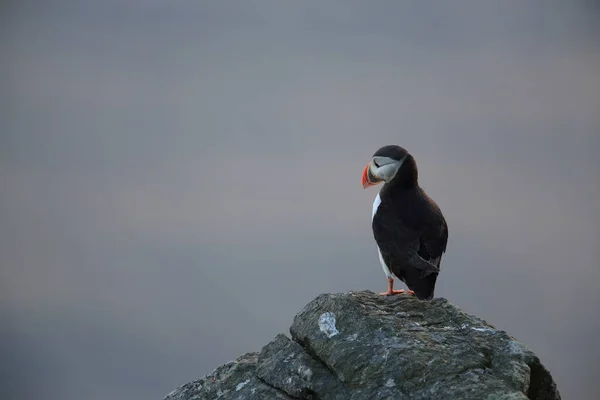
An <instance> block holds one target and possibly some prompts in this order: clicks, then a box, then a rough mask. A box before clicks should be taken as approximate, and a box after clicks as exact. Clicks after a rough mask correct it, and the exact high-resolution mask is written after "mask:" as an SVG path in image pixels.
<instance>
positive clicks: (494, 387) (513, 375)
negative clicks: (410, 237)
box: [165, 291, 560, 400]
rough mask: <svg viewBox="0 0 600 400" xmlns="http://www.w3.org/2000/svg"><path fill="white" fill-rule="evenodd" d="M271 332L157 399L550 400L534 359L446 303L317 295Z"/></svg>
mask: <svg viewBox="0 0 600 400" xmlns="http://www.w3.org/2000/svg"><path fill="white" fill-rule="evenodd" d="M290 332H291V336H292V338H291V339H290V338H288V337H287V336H285V335H283V334H280V335H277V336H276V337H275V338H274V339H273V340H272V341H271V342H270V343H269V344H267V345H266V346H265V347H264V348H263V349H262V351H261V352H260V353H259V354H256V353H248V354H245V355H242V356H241V357H240V358H238V359H237V360H235V361H233V362H230V363H227V364H225V365H223V366H221V367H219V368H217V369H216V370H215V371H214V372H213V373H212V374H210V375H208V376H207V377H204V378H202V379H200V380H198V381H195V382H191V383H188V384H186V385H183V386H182V387H180V388H178V389H177V390H175V391H174V392H172V393H171V394H169V395H168V396H167V397H166V398H165V400H167V399H168V400H192V399H193V400H204V399H207V400H208V399H211V400H212V399H219V398H221V399H257V400H258V399H314V400H316V399H319V400H328V399H334V400H342V399H344V400H346V399H349V400H360V399H423V400H424V399H487V400H495V399H507V400H508V399H513V400H517V399H535V400H559V399H560V394H559V392H558V389H557V388H556V384H555V383H554V381H553V379H552V377H551V375H550V373H549V372H548V370H547V369H546V368H545V367H544V366H543V365H542V364H541V362H540V360H539V358H538V357H537V356H536V355H535V354H534V353H533V352H532V351H530V350H529V349H528V348H527V347H525V346H524V345H523V344H521V343H519V342H518V341H516V340H515V339H514V338H512V337H511V336H509V335H508V334H507V333H506V332H504V331H501V330H498V329H496V328H494V327H493V326H492V325H490V324H488V323H487V322H485V321H483V320H481V319H479V318H477V317H475V316H472V315H469V314H467V313H465V312H463V311H461V310H460V309H459V308H457V307H456V306H454V305H452V304H450V303H449V302H448V301H446V300H445V299H434V300H432V301H420V300H418V299H416V298H414V297H411V296H404V295H398V296H392V297H384V296H380V295H377V294H374V293H372V292H368V291H365V292H350V293H343V294H324V295H321V296H319V297H317V298H316V299H315V300H313V301H312V302H310V303H309V304H308V305H307V306H306V307H304V309H303V310H302V311H301V312H300V313H298V315H296V317H295V318H294V322H293V324H292V326H291V328H290Z"/></svg>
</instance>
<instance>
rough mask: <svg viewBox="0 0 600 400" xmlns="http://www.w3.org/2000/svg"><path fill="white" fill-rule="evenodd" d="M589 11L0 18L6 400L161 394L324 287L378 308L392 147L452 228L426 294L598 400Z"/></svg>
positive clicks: (245, 10) (594, 25)
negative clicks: (432, 290)
mask: <svg viewBox="0 0 600 400" xmlns="http://www.w3.org/2000/svg"><path fill="white" fill-rule="evenodd" d="M583 4H584V2H583V1H571V2H565V1H550V0H544V1H541V0H540V1H528V2H523V1H486V2H484V1H479V0H478V1H475V0H473V1H454V2H451V3H446V2H433V1H410V2H409V1H406V2H398V1H391V0H390V1H376V2H366V1H363V2H359V1H348V0H344V1H342V0H338V1H327V0H325V1H323V0H321V1H302V2H299V1H275V0H273V1H262V0H261V1H252V2H244V1H230V2H220V1H219V2H217V1H214V2H208V1H206V2H199V1H174V0H170V1H164V0H163V1H159V0H146V1H133V0H118V1H117V0H104V1H85V0H80V1H58V0H57V1H18V2H17V1H11V2H7V4H3V5H2V6H1V8H0V46H1V56H0V71H1V80H0V85H1V88H2V90H1V91H0V193H1V195H0V196H1V197H0V264H1V270H0V285H1V290H0V321H2V322H1V323H0V357H1V359H2V360H4V362H3V363H2V365H0V371H1V372H2V374H3V375H4V376H5V377H6V379H8V380H9V381H10V382H12V383H11V384H9V385H3V387H2V390H4V391H7V393H6V395H5V396H2V397H3V398H23V399H29V398H32V399H33V398H42V397H43V398H45V399H49V400H54V399H57V400H59V399H60V400H71V399H73V400H74V399H86V400H106V399H135V400H137V399H140V400H141V399H153V398H154V399H160V398H162V397H163V396H164V395H165V394H166V393H168V392H170V391H171V390H172V389H174V388H175V387H176V386H178V385H180V384H183V383H185V382H188V381H190V380H193V379H197V378H199V377H200V376H202V375H205V374H207V373H210V372H211V371H212V370H213V369H214V368H215V367H217V366H218V365H219V364H222V363H224V362H226V361H229V360H231V359H234V358H236V357H237V356H238V355H240V354H241V353H243V352H247V351H258V350H260V348H261V346H262V345H264V344H266V343H267V342H268V341H270V340H271V339H272V338H273V337H274V336H275V335H276V334H277V333H279V332H287V330H288V328H289V325H290V324H291V322H292V319H293V317H294V315H295V314H296V313H297V312H298V311H300V309H301V308H302V307H303V306H304V305H305V304H306V303H307V302H309V301H310V300H312V299H313V298H314V297H315V296H317V295H318V294H320V293H323V292H344V291H348V290H359V289H369V290H373V291H381V290H383V289H385V287H386V280H385V276H384V274H383V271H382V270H381V267H380V265H379V261H378V258H377V251H376V247H375V243H374V240H373V237H372V231H371V226H370V218H371V205H372V201H373V199H374V197H375V196H376V193H377V190H378V188H371V189H369V190H363V189H362V187H361V185H360V175H361V172H362V168H363V167H364V165H365V164H366V163H367V162H368V161H369V159H370V157H371V155H372V154H373V152H374V151H375V150H377V149H378V148H379V147H381V146H383V145H386V144H399V145H402V146H404V147H406V148H407V149H408V150H409V151H411V152H412V154H413V155H414V156H415V158H416V160H417V163H418V165H419V168H420V179H421V185H422V186H423V187H424V189H425V190H426V191H427V192H428V193H429V194H430V196H431V197H433V198H434V199H435V200H436V201H437V202H438V204H439V205H440V207H441V208H442V210H443V212H444V213H445V215H446V219H447V221H448V224H449V230H450V239H449V244H448V252H447V254H446V256H445V258H444V260H443V262H442V273H441V275H440V278H439V279H438V286H437V290H436V296H438V297H446V298H447V299H449V300H450V301H451V302H453V303H455V304H457V305H458V306H460V307H462V308H463V309H465V310H466V311H468V312H470V313H474V314H476V315H478V316H479V317H481V318H484V319H486V320H487V321H489V322H490V323H492V324H494V325H496V326H497V327H498V328H500V329H503V330H506V331H508V332H509V333H510V334H512V335H513V336H515V337H516V338H517V339H518V340H520V341H522V342H524V343H525V344H527V345H528V346H530V347H531V348H532V350H534V351H535V352H536V353H537V354H538V355H539V356H540V358H541V359H542V361H543V362H544V363H545V364H546V365H547V366H548V368H549V369H550V370H551V372H552V374H553V375H554V377H555V379H556V380H557V382H558V385H559V389H560V390H561V391H562V393H563V397H564V398H565V399H578V400H587V399H590V400H591V399H595V398H597V397H596V396H597V395H598V378H600V371H599V368H598V366H597V365H598V364H597V363H598V360H599V359H600V346H599V345H598V336H599V334H600V321H598V302H599V301H600V295H599V293H598V279H599V278H600V265H599V263H598V258H599V257H600V250H598V244H599V242H600V240H599V238H600V232H599V229H600V228H599V226H600V208H599V207H598V196H599V195H600V182H599V181H600V180H599V179H598V175H599V171H600V161H599V160H600V158H599V157H598V152H599V151H600V45H599V43H600V29H599V27H600V23H598V17H599V15H600V12H599V8H598V7H596V8H594V7H592V6H589V5H588V6H584V5H583ZM588 4H589V2H588ZM11 395H12V396H17V395H18V396H20V397H11Z"/></svg>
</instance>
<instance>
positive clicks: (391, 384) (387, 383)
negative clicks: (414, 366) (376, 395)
mask: <svg viewBox="0 0 600 400" xmlns="http://www.w3.org/2000/svg"><path fill="white" fill-rule="evenodd" d="M385 386H386V387H389V388H392V387H394V386H396V383H395V382H394V380H393V379H392V378H390V379H388V380H387V382H385Z"/></svg>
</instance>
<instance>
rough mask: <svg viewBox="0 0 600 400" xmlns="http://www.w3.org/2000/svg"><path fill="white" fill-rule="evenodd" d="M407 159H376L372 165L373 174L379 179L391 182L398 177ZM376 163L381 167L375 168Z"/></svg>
mask: <svg viewBox="0 0 600 400" xmlns="http://www.w3.org/2000/svg"><path fill="white" fill-rule="evenodd" d="M405 158H406V157H404V158H403V159H402V160H400V161H398V160H394V159H392V158H389V157H374V158H373V162H372V163H371V172H372V173H373V175H375V176H377V177H378V178H379V179H383V180H384V181H386V182H389V181H391V180H392V178H394V176H396V174H397V173H398V170H399V169H400V167H401V166H402V163H403V162H404V160H405ZM375 162H376V163H377V164H378V165H379V167H376V166H375Z"/></svg>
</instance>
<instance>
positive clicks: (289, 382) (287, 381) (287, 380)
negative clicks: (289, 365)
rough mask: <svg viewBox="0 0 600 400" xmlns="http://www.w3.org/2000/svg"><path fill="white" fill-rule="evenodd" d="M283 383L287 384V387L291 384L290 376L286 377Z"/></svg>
mask: <svg viewBox="0 0 600 400" xmlns="http://www.w3.org/2000/svg"><path fill="white" fill-rule="evenodd" d="M285 383H287V384H288V385H289V384H291V383H292V377H291V376H290V377H288V378H287V379H286V380H285Z"/></svg>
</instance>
